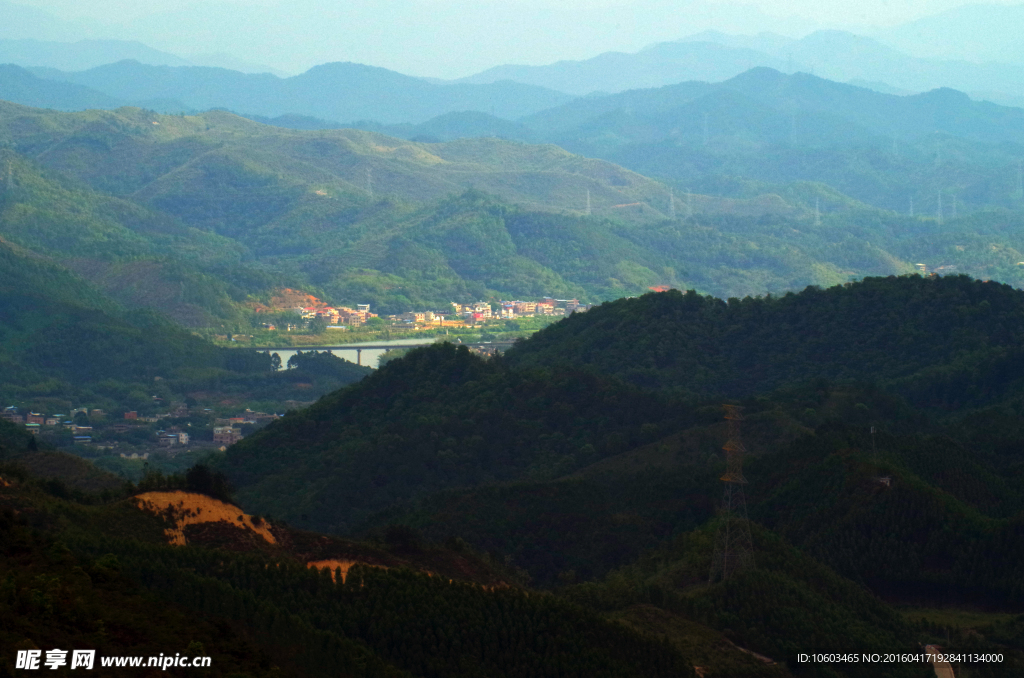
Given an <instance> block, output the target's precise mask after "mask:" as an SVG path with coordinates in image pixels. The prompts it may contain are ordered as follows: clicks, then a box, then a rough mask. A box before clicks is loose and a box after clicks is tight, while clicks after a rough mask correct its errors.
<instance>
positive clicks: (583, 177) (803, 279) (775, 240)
mask: <svg viewBox="0 0 1024 678" xmlns="http://www.w3.org/2000/svg"><path fill="white" fill-rule="evenodd" d="M2 112H3V114H2V115H0V139H3V140H5V141H6V142H7V143H8V144H9V148H10V149H11V150H9V151H7V152H6V153H7V155H6V156H4V159H5V160H6V161H8V162H7V168H6V169H5V170H4V179H5V180H4V182H3V184H2V186H0V188H2V190H3V197H2V200H3V206H2V212H0V216H2V219H0V237H4V238H6V239H8V240H10V241H11V242H14V243H16V244H18V245H21V246H22V247H25V248H29V249H31V250H32V251H35V252H37V253H39V254H44V255H46V256H48V257H51V258H54V259H56V260H57V261H60V262H61V263H62V264H63V265H64V266H67V267H69V268H71V269H73V270H75V271H76V272H78V273H79V274H80V275H82V276H83V277H86V278H87V279H89V280H91V281H93V282H94V283H96V284H97V285H99V286H100V287H101V288H102V289H103V290H104V291H106V292H107V293H108V294H109V295H111V296H113V297H115V298H116V299H117V300H118V301H119V302H120V303H122V304H124V305H125V306H127V307H129V308H150V309H155V310H157V311H158V312H160V313H162V314H164V315H167V316H169V317H171V318H173V319H175V320H177V321H178V322H180V323H183V324H185V325H188V326H193V327H217V328H222V329H221V332H223V331H225V330H226V331H229V332H236V333H245V331H246V330H247V329H248V328H249V327H251V323H253V322H256V323H257V324H258V319H256V318H255V317H254V316H253V314H252V312H251V309H252V307H253V306H254V305H255V304H257V303H265V302H266V300H267V299H269V297H270V296H271V295H272V294H273V291H274V290H275V289H278V288H280V287H292V288H298V289H305V290H308V291H313V292H315V293H316V294H318V295H319V296H322V297H326V298H328V299H329V300H330V301H333V302H335V303H337V304H347V305H354V304H356V303H370V304H371V305H372V306H373V307H374V310H375V311H380V312H384V313H396V312H405V311H408V310H411V309H413V308H420V309H430V308H434V309H437V308H441V307H446V306H447V304H448V302H450V301H453V300H454V301H461V302H469V301H473V300H479V299H487V298H494V297H498V298H502V297H503V298H532V297H538V296H556V297H560V298H573V297H575V298H579V299H582V300H585V301H591V302H594V301H603V300H608V299H615V298H619V297H623V296H628V295H636V294H640V293H643V292H644V291H646V290H647V288H648V287H652V286H655V285H670V286H674V287H678V288H682V289H689V288H693V289H697V290H699V291H701V292H703V293H710V294H714V295H716V296H719V297H722V298H727V297H732V296H737V297H743V296H747V295H758V294H764V293H765V292H771V293H773V294H780V293H784V292H786V291H788V290H793V289H802V288H803V287H806V286H807V285H822V286H829V285H834V284H836V283H841V282H845V281H847V280H850V279H851V278H856V277H861V276H865V275H890V274H900V273H906V272H908V271H911V270H912V269H913V265H914V264H916V263H918V262H922V263H925V264H926V265H927V266H929V267H930V268H939V267H945V268H944V270H954V269H955V270H956V271H958V272H962V273H967V274H970V275H974V276H976V277H983V278H993V279H996V280H1000V281H1002V282H1007V283H1010V284H1014V285H1020V284H1022V283H1024V271H1022V270H1021V269H1020V268H1019V267H1018V266H1017V263H1018V262H1019V261H1020V260H1022V259H1024V242H1022V241H1021V238H1020V233H1021V230H1020V229H1019V228H1017V225H1018V222H1019V221H1020V218H1019V216H1018V215H1017V213H1014V212H998V211H988V212H977V213H973V214H970V215H960V216H959V218H957V219H946V220H944V221H938V220H936V219H934V218H921V217H913V218H912V217H909V216H898V215H896V214H894V213H891V212H886V211H881V210H876V209H873V208H871V207H869V206H868V205H866V204H864V203H862V202H858V201H857V200H854V199H852V198H850V197H848V196H846V195H844V194H843V193H841V192H839V191H836V190H835V189H832V188H829V187H828V186H827V185H824V184H821V183H808V182H803V183H795V184H790V185H786V186H780V185H778V184H766V183H759V182H757V181H750V180H736V179H728V178H721V177H719V178H714V177H711V176H710V175H709V177H708V183H707V187H706V188H707V191H706V193H707V194H701V193H694V192H691V191H684V190H675V192H674V194H673V192H672V189H670V188H669V187H668V186H665V185H663V184H660V183H658V182H655V181H652V180H650V179H647V178H646V177H643V176H641V175H638V174H635V173H632V172H629V171H627V170H624V169H622V168H621V167H619V166H616V165H612V164H610V163H607V162H604V161H600V160H593V159H589V158H585V157H581V156H577V155H572V154H569V153H567V152H565V151H563V150H561V149H559V148H557V147H554V146H538V145H527V144H522V143H516V142H510V141H503V140H500V139H496V138H478V139H459V140H454V141H450V142H446V143H425V142H411V141H403V140H400V139H395V138H389V137H385V136H382V135H380V134H377V133H374V132H367V131H360V130H320V131H304V130H289V129H282V128H279V127H271V126H267V125H262V124H259V123H256V122H253V121H251V120H246V119H243V118H239V117H237V116H234V115H232V114H229V113H226V112H223V111H213V112H209V113H205V114H202V115H198V116H160V115H157V114H154V113H151V112H147V111H144V110H141V109H129V108H123V109H118V110H117V111H113V112H104V111H91V112H84V113H56V112H52V111H40V110H35V109H29V108H25V107H19V106H15V105H13V104H4V105H3V108H2ZM684 155H685V154H684ZM680 157H683V156H680ZM0 167H2V165H0ZM1004 174H1005V173H1004ZM722 195H733V196H736V197H715V196H722ZM588 197H589V204H590V214H589V215H588V214H587V213H586V212H587V204H588Z"/></svg>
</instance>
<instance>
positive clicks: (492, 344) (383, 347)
mask: <svg viewBox="0 0 1024 678" xmlns="http://www.w3.org/2000/svg"><path fill="white" fill-rule="evenodd" d="M436 343H438V342H436V341H423V342H417V343H415V344H358V345H353V344H338V345H337V346H276V347H271V348H266V347H263V346H243V347H240V348H241V349H242V350H246V351H260V352H263V351H265V352H267V353H273V352H274V351H327V352H328V353H330V352H332V351H355V352H356V365H362V364H363V351H364V350H366V351H374V350H375V351H385V352H387V351H393V350H395V349H405V348H419V347H421V346H433V345H434V344H436ZM449 343H451V344H454V345H455V346H466V347H468V348H471V349H477V350H482V351H486V350H492V349H498V350H502V351H503V350H505V349H507V348H509V347H510V346H512V344H514V343H515V342H512V341H484V342H473V343H461V342H456V341H453V342H449Z"/></svg>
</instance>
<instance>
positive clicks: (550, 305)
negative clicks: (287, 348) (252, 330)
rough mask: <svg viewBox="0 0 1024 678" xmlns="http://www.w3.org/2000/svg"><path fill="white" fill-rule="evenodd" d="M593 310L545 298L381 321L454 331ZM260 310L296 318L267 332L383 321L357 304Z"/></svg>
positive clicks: (401, 315) (481, 303) (410, 314)
mask: <svg viewBox="0 0 1024 678" xmlns="http://www.w3.org/2000/svg"><path fill="white" fill-rule="evenodd" d="M590 308H592V304H581V303H580V301H579V300H578V299H554V298H552V297H544V298H543V299H538V300H536V301H518V300H516V301H506V300H500V301H497V302H485V301H477V302H474V303H470V304H459V303H456V302H452V303H451V304H450V307H449V308H444V309H434V310H423V311H407V312H405V313H399V314H394V315H388V316H386V317H384V318H381V319H382V320H385V321H386V322H387V323H389V324H390V325H392V326H395V325H404V326H408V325H414V326H417V327H418V326H435V327H454V326H467V325H474V324H476V323H479V322H484V321H487V320H494V319H502V320H512V319H515V318H532V317H535V316H551V317H562V316H567V315H571V314H572V313H575V312H580V311H586V310H589V309H590ZM261 310H262V311H263V312H278V313H280V312H282V311H284V312H290V313H292V314H294V316H295V318H296V323H295V324H287V325H286V326H284V327H280V328H279V327H278V326H277V325H275V324H273V323H263V324H262V325H263V328H264V329H268V330H276V329H283V330H286V331H292V330H295V329H298V328H299V323H300V322H301V323H303V324H305V323H309V322H311V321H313V320H316V319H321V320H323V321H324V322H325V323H326V324H327V325H326V327H327V329H350V328H357V327H360V326H362V325H365V324H366V323H367V321H368V320H370V319H371V318H378V317H380V316H379V315H377V314H376V313H371V312H370V305H369V304H357V305H356V307H355V308H354V309H353V308H350V307H348V306H338V307H335V306H329V305H328V304H326V303H318V304H315V305H311V306H297V307H293V308H289V309H273V308H266V309H261Z"/></svg>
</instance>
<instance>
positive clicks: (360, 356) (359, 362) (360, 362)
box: [356, 348, 363, 365]
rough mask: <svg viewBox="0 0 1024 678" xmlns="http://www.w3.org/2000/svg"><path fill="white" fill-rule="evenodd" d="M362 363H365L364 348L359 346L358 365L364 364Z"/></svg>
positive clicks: (357, 352) (357, 350) (357, 353)
mask: <svg viewBox="0 0 1024 678" xmlns="http://www.w3.org/2000/svg"><path fill="white" fill-rule="evenodd" d="M362 364H363V349H361V348H357V349H356V365H362Z"/></svg>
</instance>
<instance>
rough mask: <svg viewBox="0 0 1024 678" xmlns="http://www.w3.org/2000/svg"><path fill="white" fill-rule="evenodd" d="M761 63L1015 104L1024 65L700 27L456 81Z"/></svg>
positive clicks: (544, 80) (630, 75)
mask: <svg viewBox="0 0 1024 678" xmlns="http://www.w3.org/2000/svg"><path fill="white" fill-rule="evenodd" d="M759 66H765V67H769V68H774V69H776V70H780V71H784V72H787V73H794V72H800V71H802V72H806V73H812V74H814V75H818V76H821V77H823V78H827V79H829V80H836V81H839V82H847V81H856V82H858V83H860V84H861V85H863V86H869V87H872V88H875V87H878V88H880V89H881V90H882V91H887V90H891V89H892V88H896V89H902V90H909V91H911V92H923V91H927V90H931V89H936V88H940V87H952V88H955V89H960V90H963V91H966V92H969V93H972V94H976V95H979V96H982V97H984V98H988V99H990V100H992V101H995V102H997V103H1007V104H1012V105H1016V104H1017V103H1018V102H1020V101H1024V84H1022V83H1024V65H1021V64H1020V62H1018V63H1016V64H1006V63H980V64H979V63H973V62H970V61H967V60H940V59H938V58H921V57H915V56H911V55H909V54H907V53H905V52H901V51H898V50H896V49H893V48H892V47H889V46H887V45H885V44H883V43H882V42H879V41H878V40H875V39H872V38H869V37H863V36H858V35H854V34H852V33H848V32H845V31H816V32H814V33H811V34H810V35H808V36H806V37H804V38H801V39H799V40H796V39H792V38H787V37H784V36H780V35H775V34H771V33H762V34H759V35H756V36H743V35H739V36H737V35H726V34H724V33H719V32H717V31H705V32H703V33H698V34H696V35H692V36H689V37H687V38H683V39H681V40H679V41H675V42H664V43H658V44H655V45H651V46H650V47H648V48H646V49H643V50H641V51H639V52H637V53H635V54H625V53H622V52H607V53H605V54H601V55H599V56H596V57H594V58H592V59H586V60H583V61H560V62H558V63H554V64H550V65H547V66H513V65H508V66H497V67H495V68H490V69H488V70H486V71H483V72H481V73H478V74H476V75H472V76H469V77H467V78H463V79H461V80H458V81H457V82H467V83H477V84H483V83H488V82H496V81H498V80H515V81H516V82H522V83H529V84H532V85H538V86H541V87H550V88H552V89H557V90H561V91H563V92H568V93H570V94H578V95H584V94H588V93H592V92H621V91H625V90H630V89H639V88H647V87H660V86H663V85H671V84H676V83H679V82H684V81H688V80H701V81H707V82H717V81H721V80H727V79H729V78H731V77H734V76H736V75H738V74H740V73H742V72H744V71H747V70H749V69H751V68H755V67H759Z"/></svg>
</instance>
